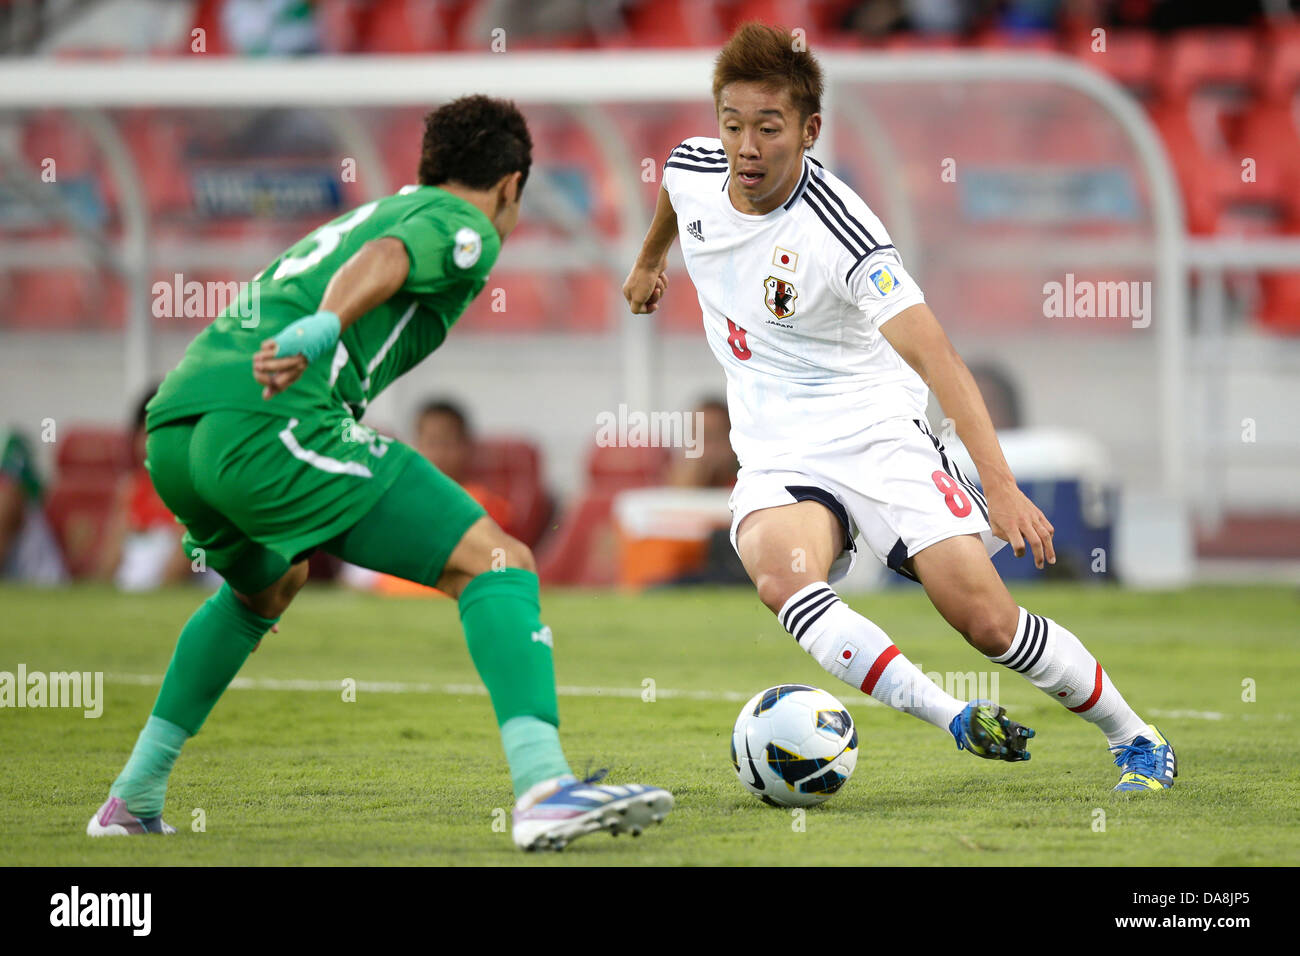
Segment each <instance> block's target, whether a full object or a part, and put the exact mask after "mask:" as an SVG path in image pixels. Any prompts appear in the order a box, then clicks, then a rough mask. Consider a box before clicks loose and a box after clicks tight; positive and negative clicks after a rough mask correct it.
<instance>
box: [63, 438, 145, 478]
mask: <svg viewBox="0 0 1300 956" xmlns="http://www.w3.org/2000/svg"><path fill="white" fill-rule="evenodd" d="M55 446H56V452H55V459H54V460H55V464H56V465H57V467H58V476H59V480H63V479H65V478H66V479H82V478H93V477H95V476H100V477H102V476H104V475H106V474H107V475H111V476H114V477H115V476H116V475H117V474H118V473H120V472H121V471H122V470H123V469H124V468H126V467H127V465H128V463H129V461H130V447H129V444H128V442H127V439H126V437H125V435H124V433H123V431H122V429H120V428H85V427H82V428H70V429H68V430H67V431H66V432H64V433H63V434H62V435H60V436H58V441H57V442H55ZM110 483H111V482H110Z"/></svg>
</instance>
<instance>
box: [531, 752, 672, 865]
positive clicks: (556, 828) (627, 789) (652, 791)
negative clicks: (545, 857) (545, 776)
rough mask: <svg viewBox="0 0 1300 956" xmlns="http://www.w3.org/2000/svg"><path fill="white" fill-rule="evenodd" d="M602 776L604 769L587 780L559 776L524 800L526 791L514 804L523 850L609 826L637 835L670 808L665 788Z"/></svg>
mask: <svg viewBox="0 0 1300 956" xmlns="http://www.w3.org/2000/svg"><path fill="white" fill-rule="evenodd" d="M604 776H605V774H604V772H603V771H602V772H601V773H598V774H595V775H594V776H591V777H588V778H587V779H586V780H573V779H572V778H567V779H566V778H561V779H560V781H559V782H558V783H559V786H558V788H557V789H556V790H554V791H553V792H551V793H550V794H547V795H546V796H543V797H541V798H539V799H537V800H536V802H532V803H528V805H525V803H527V801H528V795H527V794H525V795H524V797H523V798H522V799H521V800H520V802H519V804H517V805H516V806H515V812H514V829H513V836H514V840H515V845H516V846H518V847H519V848H520V849H523V850H563V849H564V848H565V847H566V846H567V845H568V844H569V843H571V842H572V841H574V840H576V839H577V838H578V837H580V836H584V835H586V834H588V833H595V832H596V831H597V830H608V831H609V832H610V834H611V835H612V836H618V835H619V834H620V833H631V834H632V835H633V836H640V835H641V831H642V830H644V829H645V828H646V827H648V826H649V825H650V824H652V823H659V822H661V821H662V820H663V818H664V817H666V816H667V815H668V811H669V810H671V809H672V808H673V795H672V794H671V793H669V792H668V791H667V790H664V789H662V788H660V787H647V786H644V785H642V784H639V783H630V784H626V785H624V786H611V785H609V784H604V785H602V784H599V783H598V781H599V780H601V779H603V778H604Z"/></svg>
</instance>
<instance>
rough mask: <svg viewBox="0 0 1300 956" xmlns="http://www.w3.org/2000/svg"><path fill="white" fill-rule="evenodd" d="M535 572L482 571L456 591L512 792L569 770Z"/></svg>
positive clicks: (553, 671) (549, 636)
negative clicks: (498, 732)
mask: <svg viewBox="0 0 1300 956" xmlns="http://www.w3.org/2000/svg"><path fill="white" fill-rule="evenodd" d="M537 591H538V585H537V575H536V574H534V573H533V572H531V571H524V570H522V569H520V568H504V569H502V570H500V571H487V572H485V573H483V574H480V575H479V576H478V577H476V578H474V579H473V580H472V581H470V582H469V584H467V585H466V586H465V590H464V591H462V592H461V595H460V620H461V624H462V625H463V626H464V628H465V641H466V643H467V644H468V645H469V655H470V658H471V659H472V660H473V661H474V667H475V668H476V669H477V670H478V674H479V677H480V678H482V680H483V684H484V685H485V686H486V687H487V689H488V694H489V695H490V696H491V698H492V708H493V710H494V711H495V712H496V718H497V725H498V726H499V727H500V728H501V743H502V745H503V746H504V748H505V752H506V762H507V763H509V764H510V780H511V783H512V785H513V787H514V792H515V798H516V799H518V798H519V797H520V796H521V795H522V794H524V793H525V792H526V791H528V790H529V789H530V788H532V787H533V786H535V785H536V784H539V783H541V782H542V781H543V780H549V779H551V778H552V777H563V776H571V775H572V771H571V770H570V769H569V764H568V761H566V760H565V759H564V751H563V750H562V749H561V748H560V736H559V732H558V729H557V728H558V727H559V726H560V715H559V707H558V705H557V702H556V698H555V664H554V662H553V660H552V657H551V631H550V629H549V628H547V627H544V626H543V625H542V622H541V617H540V614H541V605H540V603H539V601H538V596H537Z"/></svg>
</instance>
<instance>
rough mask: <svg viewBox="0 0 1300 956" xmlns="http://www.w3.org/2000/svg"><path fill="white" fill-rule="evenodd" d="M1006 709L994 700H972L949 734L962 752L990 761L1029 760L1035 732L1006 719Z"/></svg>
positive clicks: (949, 726) (949, 727)
mask: <svg viewBox="0 0 1300 956" xmlns="http://www.w3.org/2000/svg"><path fill="white" fill-rule="evenodd" d="M1006 713H1007V710H1006V708H1005V707H999V706H998V705H997V704H995V703H993V701H991V700H972V701H971V702H970V703H969V704H967V705H966V707H965V708H964V709H963V710H962V712H961V713H960V714H958V715H957V716H956V717H954V718H953V719H952V723H950V724H949V725H948V731H949V733H951V734H952V736H953V739H954V740H956V741H957V749H958V750H969V751H970V752H971V753H973V754H974V755H975V756H977V757H985V758H987V759H989V760H1011V761H1016V760H1028V759H1029V751H1028V750H1026V749H1025V741H1027V740H1028V739H1029V738H1030V737H1032V736H1034V732H1033V731H1032V730H1030V729H1029V728H1028V727H1025V726H1023V725H1022V724H1018V723H1016V722H1015V721H1014V720H1011V719H1010V718H1008V717H1007V716H1006Z"/></svg>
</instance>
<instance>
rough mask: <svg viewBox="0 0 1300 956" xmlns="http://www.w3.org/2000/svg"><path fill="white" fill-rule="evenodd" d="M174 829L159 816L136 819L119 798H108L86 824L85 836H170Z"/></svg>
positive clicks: (124, 802)
mask: <svg viewBox="0 0 1300 956" xmlns="http://www.w3.org/2000/svg"><path fill="white" fill-rule="evenodd" d="M175 832H176V828H175V827H173V826H169V825H168V824H166V823H164V822H163V818H162V817H161V816H156V817H137V816H136V815H135V814H133V813H131V811H130V810H128V809H127V808H126V801H124V800H123V799H122V798H121V797H109V798H108V799H107V800H106V801H104V805H103V806H102V807H100V808H99V809H98V810H96V811H95V815H94V816H93V817H91V818H90V822H89V823H87V824H86V836H93V837H102V836H139V835H141V834H145V833H160V834H172V833H175Z"/></svg>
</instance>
